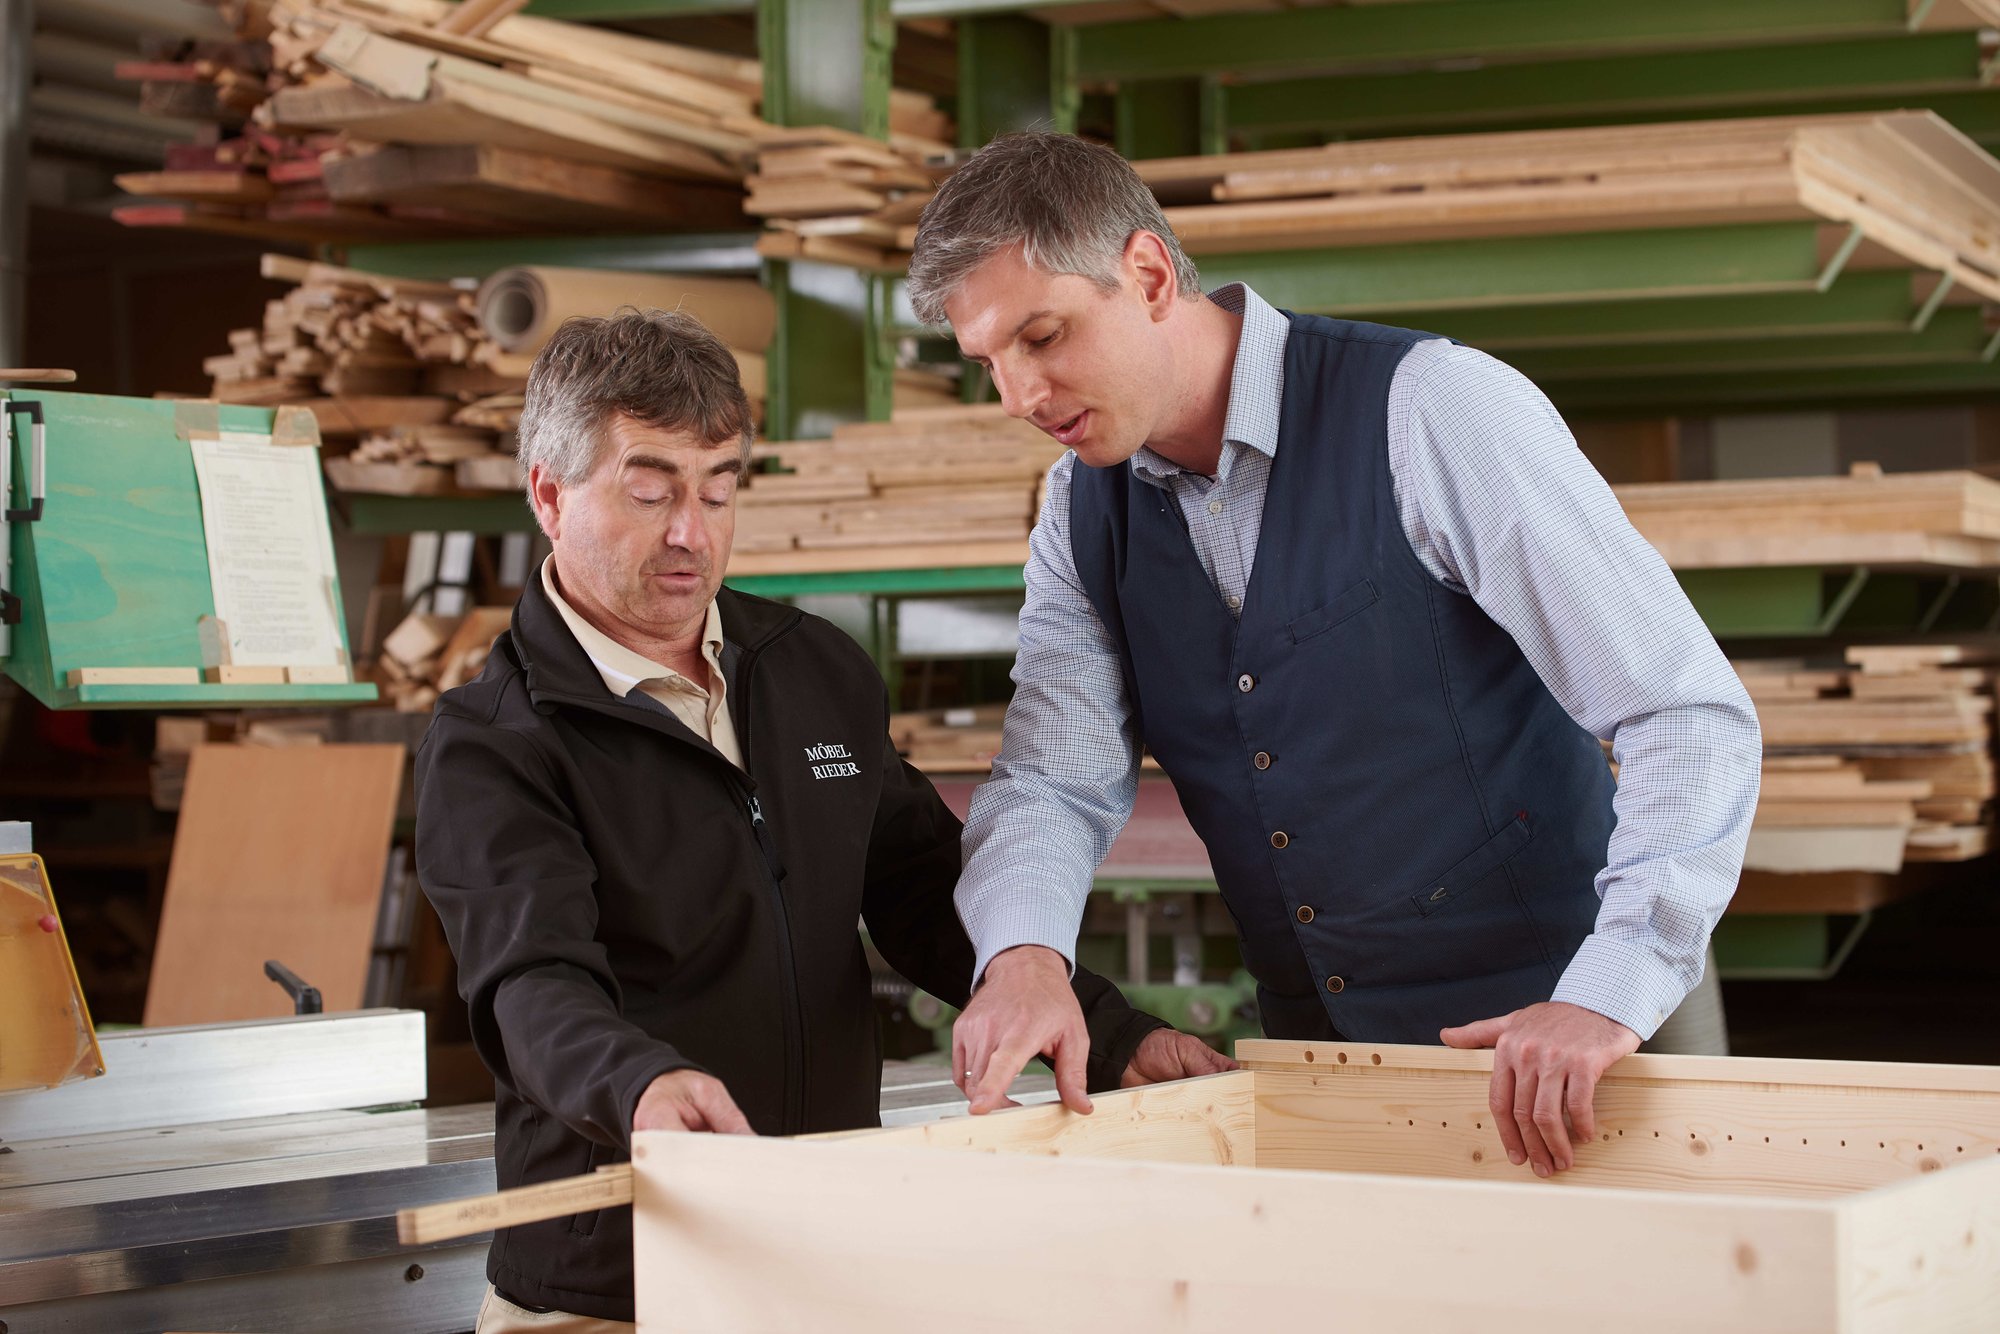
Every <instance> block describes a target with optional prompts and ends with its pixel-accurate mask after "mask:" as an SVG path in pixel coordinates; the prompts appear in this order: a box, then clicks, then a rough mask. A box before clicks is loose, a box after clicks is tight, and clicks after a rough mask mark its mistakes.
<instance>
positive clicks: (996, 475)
mask: <svg viewBox="0 0 2000 1334" xmlns="http://www.w3.org/2000/svg"><path fill="white" fill-rule="evenodd" d="M1062 452H1063V451H1062V447H1061V446H1059V445H1057V444H1056V443H1055V442H1054V441H1052V440H1050V439H1049V438H1048V437H1047V436H1046V435H1044V434H1043V433H1042V432H1040V431H1038V430H1036V429H1035V428H1034V427H1033V426H1031V425H1029V424H1028V423H1026V422H1022V421H1017V420H1015V419H1014V418H1011V417H1008V416H1007V415H1006V414H1005V412H1004V411H1002V410H1001V409H1000V408H999V407H998V406H984V407H961V406H952V407H939V408H915V409H910V410H906V411H902V412H898V413H897V414H896V416H895V418H894V420H892V421H887V422H870V423H859V424H855V425H851V426H841V427H838V428H836V429H835V431H834V434H833V438H832V439H831V440H802V441H787V442H777V443H770V444H765V445H760V446H759V447H758V450H757V454H758V456H759V459H760V460H761V461H763V462H765V463H766V464H775V465H776V466H778V467H780V468H782V469H784V471H782V472H757V473H754V474H752V476H751V477H750V479H749V484H748V485H747V486H746V487H745V488H744V489H743V491H742V493H741V494H740V497H739V499H738V502H737V515H736V546H735V553H734V555H733V556H732V557H731V560H730V572H731V573H732V574H777V573H801V572H816V571H833V570H886V569H924V568H930V567H937V566H955V567H963V566H979V565H1018V564H1020V563H1021V562H1022V561H1024V560H1025V559H1026V558H1027V539H1028V530H1029V528H1030V527H1032V526H1033V524H1034V519H1035V514H1036V510H1037V507H1038V505H1039V503H1040V494H1041V486H1042V480H1043V478H1044V477H1045V476H1046V475H1047V473H1048V470H1049V467H1050V466H1051V465H1052V464H1053V463H1054V462H1055V461H1056V459H1058V458H1059V457H1061V455H1062Z"/></svg>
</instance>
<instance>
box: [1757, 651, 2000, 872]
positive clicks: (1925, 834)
mask: <svg viewBox="0 0 2000 1334" xmlns="http://www.w3.org/2000/svg"><path fill="white" fill-rule="evenodd" d="M1981 658H1982V650H1979V649H1976V648H1973V647H1970V646H1965V645H1924V646H1902V645H1897V646H1888V647H1866V648H1854V649H1850V650H1848V660H1847V661H1846V662H1844V663H1842V664H1839V665H1837V666H1820V665H1815V664H1809V663H1806V662H1803V661H1797V660H1771V659H1766V660H1749V661H1740V662H1738V663H1736V668H1737V671H1738V674H1739V675H1740V676H1741V677H1742V679H1743V683H1744V686H1745V688H1746V689H1748V691H1749V692H1750V697H1751V699H1752V701H1753V702H1754V703H1755V705H1756V708H1757V718H1758V722H1759V723H1760V725H1761V726H1762V728H1763V732H1764V785H1763V791H1762V795H1761V798H1760V800H1759V803H1758V807H1757V815H1756V821H1755V824H1754V826H1753V829H1752V833H1751V841H1750V851H1749V854H1748V856H1747V858H1746V865H1747V866H1748V867H1749V868H1750V869H1752V870H1768V871H1791V872H1803V871H1829V870H1865V871H1895V870H1899V869H1901V867H1902V864H1903V863H1904V862H1905V861H1964V860H1968V859H1970V858H1973V857H1977V856H1981V855H1983V854H1984V853H1986V852H1987V851H1989V850H1990V848H1991V846H1992V835H1993V811H1992V806H1991V802H1992V798H1993V796H1994V791H1995V788H1994V762H1993V742H1994V729H1993V694H1992V687H1993V676H1994V674H1993V670H1992V668H1991V667H1989V666H1985V665H1978V664H1979V663H1980V662H1981Z"/></svg>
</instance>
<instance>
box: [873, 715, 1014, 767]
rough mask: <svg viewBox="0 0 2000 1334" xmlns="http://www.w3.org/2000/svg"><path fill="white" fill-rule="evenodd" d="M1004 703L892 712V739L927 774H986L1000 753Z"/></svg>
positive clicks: (901, 751) (890, 719)
mask: <svg viewBox="0 0 2000 1334" xmlns="http://www.w3.org/2000/svg"><path fill="white" fill-rule="evenodd" d="M1006 716H1007V706H1006V705H1004V704H982V705H980V706H979V707H977V708H961V709H931V710H924V711H919V712H914V713H892V714H890V715H889V739H890V741H891V742H893V743H894V745H895V747H896V750H897V752H898V753H899V754H901V755H902V757H903V758H904V759H906V760H908V761H909V762H910V763H911V764H914V765H916V766H917V768H919V769H922V770H923V771H924V772H925V773H928V774H983V773H985V772H986V771H987V770H989V769H991V768H992V767H993V757H994V756H995V755H998V754H999V753H1000V731H1001V724H1002V722H1004V721H1005V719H1006Z"/></svg>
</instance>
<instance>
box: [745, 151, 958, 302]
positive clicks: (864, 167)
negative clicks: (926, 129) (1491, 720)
mask: <svg viewBox="0 0 2000 1334" xmlns="http://www.w3.org/2000/svg"><path fill="white" fill-rule="evenodd" d="M952 166H953V156H952V150H951V148H950V147H949V145H947V144H945V143H942V142H933V141H926V140H921V139H912V138H910V137H908V136H892V141H891V142H890V143H887V144H885V143H882V142H880V141H879V140H875V139H869V138H866V137H864V136H862V135H858V134H850V133H847V132H846V131H842V130H830V129H826V128H824V127H819V128H811V129H804V130H796V131H789V132H783V133H780V134H778V135H774V136H772V137H770V138H768V139H767V140H766V142H765V144H764V147H763V150H762V151H761V152H760V153H759V154H758V157H757V173H756V175H754V176H752V177H751V178H750V198H749V201H748V202H747V203H745V204H744V209H745V211H746V212H749V213H752V214H754V215H756V216H757V217H760V218H762V219H764V221H765V224H766V225H767V227H768V228H769V229H770V230H768V231H766V232H765V233H764V235H763V236H762V237H760V238H759V239H758V242H757V251H758V253H759V254H761V255H764V256H765V257H767V258H770V259H810V260H817V261H819V262H821V263H826V264H845V265H848V266H850V267H853V268H858V269H868V270H874V271H879V272H890V273H894V272H901V271H902V270H904V269H907V268H908V267H909V264H910V255H909V250H910V244H911V241H912V240H913V239H914V236H915V229H916V222H917V219H918V217H920V216H921V215H922V213H923V210H924V205H925V204H927V203H929V202H930V198H931V196H932V195H933V194H935V193H936V187H937V182H938V181H939V180H941V179H942V178H943V177H944V176H946V175H949V174H950V172H951V169H952Z"/></svg>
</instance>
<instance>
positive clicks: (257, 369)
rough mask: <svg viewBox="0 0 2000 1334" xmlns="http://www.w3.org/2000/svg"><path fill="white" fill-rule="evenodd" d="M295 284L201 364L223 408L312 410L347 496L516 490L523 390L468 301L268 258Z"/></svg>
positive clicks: (438, 286)
mask: <svg viewBox="0 0 2000 1334" xmlns="http://www.w3.org/2000/svg"><path fill="white" fill-rule="evenodd" d="M264 274H265V276H266V277H269V278H276V279H279V280H283V281H290V282H293V283H295V284H297V285H296V286H295V287H293V288H292V290H291V291H290V292H288V293H286V294H285V295H284V296H283V297H281V298H279V299H277V300H275V301H271V302H268V303H266V305H265V309H264V322H263V324H262V326H261V327H259V328H256V329H238V330H236V331H235V332H233V333H231V334H230V336H229V341H230V350H229V351H228V352H227V353H222V354H219V355H217V356H213V357H210V358H208V359H207V360H206V361H205V362H204V363H203V369H205V370H206V371H207V372H208V373H209V375H211V376H212V377H214V386H213V395H214V397H215V398H217V399H218V400H220V401H222V402H225V403H254V404H260V405H275V404H300V405H303V406H305V407H308V408H310V409H312V412H313V415H314V416H315V417H316V418H317V419H318V421H319V424H320V437H321V439H322V441H323V442H324V444H325V453H326V470H327V476H328V479H329V480H330V481H331V482H332V484H333V485H334V487H335V488H337V489H339V490H343V491H373V492H385V493H389V494H396V495H445V494H453V493H456V492H460V491H486V490H503V491H504V490H513V489H516V488H517V487H518V485H519V482H518V479H517V476H516V469H515V463H514V458H513V452H514V426H515V424H516V422H517V421H518V420H519V416H520V404H521V398H520V394H521V390H522V388H523V387H524V385H525V383H526V380H525V378H524V375H525V373H524V371H522V368H518V367H507V368H505V369H503V370H496V369H494V367H493V366H492V365H490V364H488V363H491V362H493V361H494V360H495V358H494V357H492V356H491V355H490V346H489V344H488V342H487V340H486V339H485V337H484V336H483V335H482V334H481V332H480V329H479V324H478V321H477V320H476V319H474V317H473V314H472V308H471V297H470V294H469V293H467V292H465V291H462V290H460V289H459V288H457V287H454V286H452V285H451V284H449V283H434V282H422V281H416V280H412V279H406V278H396V277H390V276H388V275H384V274H376V273H362V272H359V271H357V270H354V269H345V268H341V267H339V266H337V265H332V264H313V263H309V262H307V261H304V260H296V259H292V258H289V257H287V256H282V255H266V256H265V257H264Z"/></svg>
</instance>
